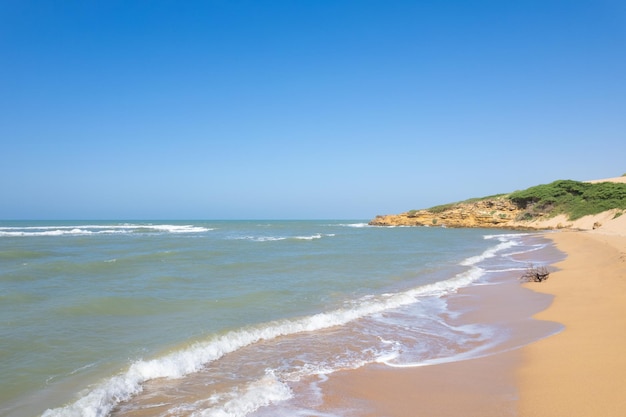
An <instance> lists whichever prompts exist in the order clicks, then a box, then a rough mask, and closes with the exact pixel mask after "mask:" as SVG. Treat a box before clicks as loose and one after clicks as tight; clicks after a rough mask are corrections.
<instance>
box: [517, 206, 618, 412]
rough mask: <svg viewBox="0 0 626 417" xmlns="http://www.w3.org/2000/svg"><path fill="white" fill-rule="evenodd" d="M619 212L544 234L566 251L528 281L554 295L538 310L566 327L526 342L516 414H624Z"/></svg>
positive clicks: (541, 290) (519, 375)
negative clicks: (582, 227)
mask: <svg viewBox="0 0 626 417" xmlns="http://www.w3.org/2000/svg"><path fill="white" fill-rule="evenodd" d="M624 217H626V216H624ZM618 220H620V219H615V221H614V222H612V224H611V227H610V228H608V230H606V232H601V231H600V230H602V229H599V230H597V231H589V232H560V233H554V234H551V235H549V236H550V238H551V239H553V240H554V242H555V243H556V245H557V247H558V248H559V249H560V250H562V251H564V252H565V253H567V258H566V259H565V260H564V261H563V262H561V263H558V264H557V265H555V266H556V267H558V268H559V269H560V270H559V271H558V272H555V273H553V274H552V275H551V277H550V279H549V280H548V281H545V282H544V283H541V284H539V285H532V288H533V289H534V290H535V291H540V292H545V293H549V294H553V295H554V301H553V304H552V305H551V306H550V307H549V308H548V309H547V310H545V311H543V312H541V313H539V314H537V315H536V316H535V317H536V318H538V319H542V320H552V321H558V322H560V323H562V324H563V325H565V330H564V331H563V332H561V333H559V334H557V335H554V336H552V337H549V338H547V339H543V340H541V341H538V342H536V343H533V344H530V345H528V346H526V347H524V348H523V360H522V365H521V366H520V368H519V372H518V381H519V390H520V395H519V397H520V400H519V415H520V416H523V417H535V416H550V417H558V416H568V417H572V416H581V417H582V416H592V415H594V416H603V417H609V416H615V417H617V416H625V415H626V394H625V393H626V391H625V390H626V355H625V354H624V352H625V351H626V227H624V226H625V225H626V223H625V222H624V220H625V219H621V220H620V221H619V222H618ZM620 227H621V230H620ZM529 285H530V284H529Z"/></svg>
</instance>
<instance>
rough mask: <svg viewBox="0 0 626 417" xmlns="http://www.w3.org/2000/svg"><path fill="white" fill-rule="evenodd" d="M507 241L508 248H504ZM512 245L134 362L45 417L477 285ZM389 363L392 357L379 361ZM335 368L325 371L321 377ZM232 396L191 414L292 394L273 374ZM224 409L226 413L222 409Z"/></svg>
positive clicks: (96, 405)
mask: <svg viewBox="0 0 626 417" xmlns="http://www.w3.org/2000/svg"><path fill="white" fill-rule="evenodd" d="M507 243H509V244H507ZM508 247H510V241H507V242H501V243H500V244H498V245H496V246H495V247H492V248H489V249H487V250H486V251H485V252H483V254H481V255H479V256H476V257H471V258H467V259H466V260H465V261H463V262H462V264H463V265H465V266H468V268H467V269H466V270H465V271H463V272H460V273H458V274H456V275H455V276H453V277H451V278H450V279H448V280H444V281H439V282H435V283H431V284H426V285H422V286H419V287H416V288H412V289H409V290H406V291H402V292H397V293H386V294H381V295H376V296H374V295H369V296H365V297H362V298H359V299H356V300H352V301H349V302H347V303H346V304H345V305H344V307H342V308H338V309H335V310H332V311H328V312H322V313H318V314H314V315H310V316H304V317H300V318H293V319H283V320H277V321H272V322H268V323H264V324H261V325H256V326H250V327H245V328H240V329H237V330H232V331H230V332H227V333H225V334H222V335H215V336H213V337H212V338H210V339H208V340H206V341H202V342H196V343H195V344H193V345H191V346H189V347H187V348H185V349H181V350H177V351H174V352H171V353H169V354H167V355H164V356H161V357H158V358H155V359H151V360H138V361H136V362H134V363H132V364H131V365H130V366H129V368H128V369H127V370H126V371H125V372H123V373H121V374H118V375H116V376H113V377H111V378H109V379H107V380H105V381H103V382H102V383H100V384H99V385H97V386H95V387H94V388H92V389H90V391H88V392H87V393H86V395H84V396H83V397H81V398H80V399H78V400H77V401H76V402H74V403H72V404H69V405H67V406H65V407H61V408H56V409H48V410H46V411H45V412H44V413H43V417H68V416H69V417H73V416H77V417H78V416H93V417H105V416H107V415H108V414H109V413H110V412H111V410H113V408H114V407H115V406H117V405H118V404H120V403H122V402H124V401H127V400H129V399H131V398H132V397H133V396H135V395H137V394H139V393H140V392H142V390H143V386H144V384H145V383H146V382H148V381H151V380H155V379H158V378H170V379H179V378H183V377H185V376H187V375H189V374H192V373H195V372H198V371H200V370H202V369H203V368H204V367H205V366H207V365H208V364H209V363H211V362H214V361H216V360H218V359H220V358H222V357H223V356H225V355H227V354H229V353H233V352H236V351H238V350H240V349H242V348H244V347H246V346H250V345H252V344H255V343H258V342H261V341H269V340H274V339H276V338H278V337H282V336H288V335H294V334H299V333H304V332H316V331H319V330H323V329H328V328H331V327H334V326H343V325H346V324H348V323H350V322H353V321H355V320H358V319H361V318H365V317H372V316H375V315H377V314H380V313H383V312H386V311H389V310H393V309H397V308H400V307H403V306H408V305H413V304H416V303H418V302H420V299H423V297H429V296H435V297H439V296H443V295H446V294H450V293H453V292H455V291H457V290H458V289H460V288H462V287H466V286H469V285H471V284H472V283H474V282H476V281H478V280H479V279H480V278H481V277H482V276H483V275H484V273H485V270H484V269H482V268H480V267H478V266H477V265H476V263H477V262H479V260H482V259H486V258H488V257H491V256H495V253H496V252H498V251H501V250H503V249H506V248H508ZM381 359H382V360H383V361H384V362H390V359H391V358H390V357H387V358H380V359H378V360H381ZM332 371H333V370H330V371H329V370H325V371H324V372H325V373H329V372H332ZM235 394H236V395H234V396H233V398H232V399H231V400H229V401H227V402H226V404H225V405H223V406H221V407H220V408H219V409H210V408H209V409H204V410H202V411H198V412H197V413H195V414H193V415H197V416H213V415H216V416H217V415H237V416H244V415H247V414H249V413H250V412H253V411H255V410H256V409H258V408H259V407H262V406H265V405H268V404H269V403H273V402H277V401H282V400H285V399H288V398H290V397H291V396H292V393H291V391H290V389H289V387H288V386H287V385H286V384H285V383H283V382H281V381H280V380H278V379H277V378H276V377H275V376H274V375H273V374H271V373H270V374H267V375H266V376H265V378H263V379H262V380H260V381H257V382H252V383H251V384H250V385H249V386H248V388H246V390H245V391H244V392H238V393H235ZM225 408H228V410H225Z"/></svg>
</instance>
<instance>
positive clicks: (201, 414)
mask: <svg viewBox="0 0 626 417" xmlns="http://www.w3.org/2000/svg"><path fill="white" fill-rule="evenodd" d="M292 396H293V393H292V392H291V389H290V388H289V386H287V384H285V383H283V382H281V381H279V380H278V379H277V378H276V377H275V375H274V374H273V372H271V371H268V372H267V373H266V375H265V376H264V377H263V378H261V379H260V380H258V381H253V382H252V383H250V384H248V386H247V387H246V388H245V390H244V391H243V392H238V391H235V392H232V393H231V399H229V400H228V401H226V403H225V404H223V405H220V406H218V407H213V408H208V409H204V410H199V411H196V412H194V413H192V414H191V416H192V417H243V416H246V415H248V414H250V413H252V412H254V411H256V410H258V409H259V408H261V407H264V406H267V405H270V404H272V403H275V402H280V401H284V400H287V399H289V398H291V397H292Z"/></svg>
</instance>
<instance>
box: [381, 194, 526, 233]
mask: <svg viewBox="0 0 626 417" xmlns="http://www.w3.org/2000/svg"><path fill="white" fill-rule="evenodd" d="M522 212H523V210H521V209H520V208H518V207H517V206H516V205H515V204H513V203H512V202H511V200H509V199H507V198H502V197H501V198H493V199H485V200H480V201H475V202H465V203H456V204H449V205H446V206H440V207H437V208H432V209H427V210H411V211H408V212H406V213H401V214H391V215H384V216H377V217H376V218H375V219H374V220H372V221H371V222H370V223H369V224H370V225H372V226H437V227H487V228H493V227H499V228H500V227H501V228H518V227H520V225H519V224H518V222H516V219H517V218H518V216H520V215H521V214H522Z"/></svg>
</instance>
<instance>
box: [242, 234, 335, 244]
mask: <svg viewBox="0 0 626 417" xmlns="http://www.w3.org/2000/svg"><path fill="white" fill-rule="evenodd" d="M334 236H335V234H334V233H327V234H321V233H316V234H314V235H309V236H241V237H234V238H232V239H235V240H250V241H253V242H277V241H280V240H315V239H321V238H323V237H334Z"/></svg>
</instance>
